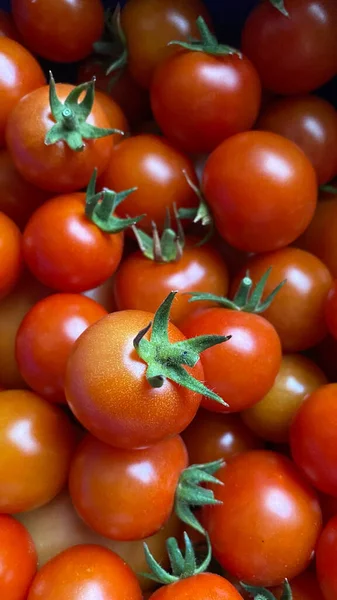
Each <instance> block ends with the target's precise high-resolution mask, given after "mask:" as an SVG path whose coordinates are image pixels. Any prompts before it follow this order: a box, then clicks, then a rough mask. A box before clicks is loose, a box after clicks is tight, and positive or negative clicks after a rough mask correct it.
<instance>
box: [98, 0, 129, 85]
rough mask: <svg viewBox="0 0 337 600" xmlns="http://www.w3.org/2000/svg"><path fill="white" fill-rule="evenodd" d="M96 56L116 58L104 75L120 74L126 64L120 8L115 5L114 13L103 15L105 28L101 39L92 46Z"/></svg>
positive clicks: (109, 11)
mask: <svg viewBox="0 0 337 600" xmlns="http://www.w3.org/2000/svg"><path fill="white" fill-rule="evenodd" d="M93 48H94V51H95V52H97V54H102V55H104V56H107V57H110V58H112V57H116V56H117V58H114V59H113V61H112V62H111V63H110V64H109V66H108V68H107V70H106V75H110V73H112V72H121V71H122V70H123V69H124V68H125V67H126V66H127V64H128V58H129V56H128V48H127V41H126V37H125V34H124V31H123V29H122V25H121V7H120V5H119V4H117V6H116V8H115V10H114V11H112V10H110V9H108V10H107V11H106V13H105V28H104V33H103V37H102V39H101V40H99V41H98V42H95V43H94V45H93Z"/></svg>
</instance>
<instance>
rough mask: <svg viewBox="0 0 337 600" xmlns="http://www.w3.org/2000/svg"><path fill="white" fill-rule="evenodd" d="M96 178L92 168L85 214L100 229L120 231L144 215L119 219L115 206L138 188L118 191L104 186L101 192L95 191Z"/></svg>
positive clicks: (113, 231)
mask: <svg viewBox="0 0 337 600" xmlns="http://www.w3.org/2000/svg"><path fill="white" fill-rule="evenodd" d="M96 180H97V169H95V170H94V172H93V174H92V176H91V179H90V182H89V184H88V187H87V193H86V200H85V214H86V217H87V218H88V219H89V220H90V221H92V222H93V223H95V225H97V227H98V228H99V229H100V230H101V231H104V233H120V232H121V231H124V229H126V228H127V227H132V225H135V223H138V221H140V219H142V218H143V217H144V215H140V216H139V217H134V218H132V219H131V218H128V219H121V218H119V217H117V216H116V215H115V210H116V208H117V206H119V204H120V203H121V202H123V200H125V198H127V197H128V196H130V194H132V193H133V192H135V191H136V190H137V189H138V188H130V189H129V190H124V191H123V192H118V193H117V192H113V191H112V190H109V189H107V188H104V189H103V190H102V191H101V192H98V193H96Z"/></svg>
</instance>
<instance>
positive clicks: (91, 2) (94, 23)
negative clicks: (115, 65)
mask: <svg viewBox="0 0 337 600" xmlns="http://www.w3.org/2000/svg"><path fill="white" fill-rule="evenodd" d="M11 10H12V13H13V17H14V21H15V24H16V26H17V28H18V30H19V32H20V34H21V36H22V39H23V41H24V43H25V45H26V46H27V48H29V49H30V50H31V51H32V52H34V53H35V54H39V55H40V56H43V58H47V59H48V60H53V61H57V62H75V61H76V60H80V59H82V58H85V57H86V56H88V55H89V54H91V52H92V45H93V43H94V42H96V41H97V40H98V39H99V38H100V37H101V34H102V32H103V26H104V13H103V6H102V3H101V2H100V0H72V1H71V2H68V1H67V0H57V2H54V1H53V0H37V1H35V2H31V0H12V2H11ZM46 40H48V41H47V42H46Z"/></svg>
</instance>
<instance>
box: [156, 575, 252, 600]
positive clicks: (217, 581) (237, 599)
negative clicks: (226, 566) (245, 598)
mask: <svg viewBox="0 0 337 600" xmlns="http://www.w3.org/2000/svg"><path fill="white" fill-rule="evenodd" d="M188 598H194V600H241V598H242V596H241V594H239V592H238V591H237V590H236V589H235V587H234V586H233V585H232V584H231V583H230V582H229V581H227V579H224V577H221V576H220V575H215V574H214V573H201V574H200V575H194V576H193V577H188V578H187V579H182V580H181V581H177V583H173V584H171V585H166V586H164V587H161V588H159V590H157V591H156V592H154V593H153V594H152V596H150V599H149V600H187V599H188Z"/></svg>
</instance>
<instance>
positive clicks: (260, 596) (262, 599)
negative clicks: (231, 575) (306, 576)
mask: <svg viewBox="0 0 337 600" xmlns="http://www.w3.org/2000/svg"><path fill="white" fill-rule="evenodd" d="M240 585H241V587H243V589H244V590H245V591H246V592H248V594H250V595H251V597H252V598H253V599H254V600H276V598H275V596H274V594H272V592H270V591H269V590H266V589H265V588H262V587H255V586H253V585H247V584H245V583H242V582H240ZM292 598H293V595H292V591H291V587H290V585H289V582H288V580H287V579H286V580H285V582H284V587H283V593H282V596H281V598H280V600H292Z"/></svg>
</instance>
